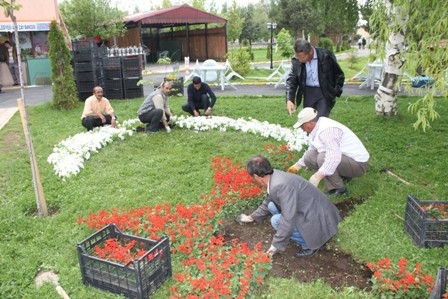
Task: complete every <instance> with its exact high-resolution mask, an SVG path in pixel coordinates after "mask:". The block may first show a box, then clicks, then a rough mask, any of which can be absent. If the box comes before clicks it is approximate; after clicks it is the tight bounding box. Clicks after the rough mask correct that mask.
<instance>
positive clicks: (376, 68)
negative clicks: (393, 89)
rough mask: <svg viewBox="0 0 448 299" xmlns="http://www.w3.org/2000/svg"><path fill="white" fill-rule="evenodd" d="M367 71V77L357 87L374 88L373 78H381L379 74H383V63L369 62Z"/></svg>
mask: <svg viewBox="0 0 448 299" xmlns="http://www.w3.org/2000/svg"><path fill="white" fill-rule="evenodd" d="M368 66H369V73H368V74H367V79H366V81H364V82H363V83H362V84H361V85H359V88H360V89H361V88H364V87H369V86H370V89H372V90H373V89H374V88H375V80H381V76H382V75H383V69H384V64H383V63H369V64H368Z"/></svg>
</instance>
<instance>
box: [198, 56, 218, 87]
mask: <svg viewBox="0 0 448 299" xmlns="http://www.w3.org/2000/svg"><path fill="white" fill-rule="evenodd" d="M202 65H203V66H215V65H218V63H217V62H216V60H213V59H207V60H206V61H204V62H203V63H202ZM201 77H203V78H202V80H203V81H204V82H214V81H218V72H217V71H206V72H204V73H203V76H201Z"/></svg>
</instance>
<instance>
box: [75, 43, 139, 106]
mask: <svg viewBox="0 0 448 299" xmlns="http://www.w3.org/2000/svg"><path fill="white" fill-rule="evenodd" d="M72 48H73V52H72V56H73V69H74V71H75V79H76V87H77V89H78V95H79V99H80V100H81V101H84V100H85V99H86V98H88V97H90V96H91V95H92V91H93V88H94V87H95V86H101V87H102V88H103V92H104V96H105V97H106V98H108V99H132V98H140V97H143V86H142V85H137V82H138V81H140V80H141V79H142V57H141V56H139V55H132V56H113V57H108V56H107V48H106V47H105V46H98V45H97V44H96V42H95V40H94V39H93V38H92V39H88V40H81V41H72Z"/></svg>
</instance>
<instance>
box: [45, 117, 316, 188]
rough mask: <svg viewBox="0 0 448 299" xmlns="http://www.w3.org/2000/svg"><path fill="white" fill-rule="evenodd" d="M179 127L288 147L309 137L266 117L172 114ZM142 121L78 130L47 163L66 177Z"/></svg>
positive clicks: (297, 147)
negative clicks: (250, 137) (228, 133)
mask: <svg viewBox="0 0 448 299" xmlns="http://www.w3.org/2000/svg"><path fill="white" fill-rule="evenodd" d="M170 121H172V122H173V123H176V124H177V125H178V126H179V127H180V128H186V129H190V130H195V131H196V132H201V131H208V130H218V131H221V132H226V131H228V130H232V129H233V130H235V131H241V132H244V133H251V134H255V135H260V136H262V137H265V138H274V139H275V140H277V141H283V142H285V143H286V144H287V145H289V148H290V150H295V151H300V150H302V146H303V145H305V144H307V142H308V137H307V136H306V133H305V132H304V131H302V130H292V129H288V128H282V127H281V126H280V125H275V124H270V123H268V122H266V121H264V122H260V121H258V120H256V119H253V118H249V119H247V120H246V119H244V118H239V119H232V118H228V117H224V116H213V117H211V118H207V117H205V116H201V117H191V116H188V117H185V116H183V115H182V116H180V117H177V116H172V117H171V120H170ZM139 125H141V122H140V120H138V119H137V118H136V119H130V120H125V121H123V123H122V124H118V125H117V127H116V128H114V127H111V126H104V127H97V128H95V129H94V130H93V131H88V132H83V133H78V134H76V135H75V136H71V137H69V138H67V139H65V140H63V141H61V142H59V144H57V145H56V146H55V147H54V148H53V152H52V153H51V154H50V155H49V156H48V158H47V161H48V163H50V164H52V165H53V169H54V171H55V173H56V174H57V175H58V176H59V177H60V178H63V179H65V178H66V177H70V176H72V175H73V176H74V175H77V174H78V173H79V172H80V171H81V169H82V168H83V167H84V163H85V161H86V160H89V159H90V157H91V155H92V153H98V151H99V150H100V149H101V148H103V147H104V146H106V145H107V144H109V143H111V142H112V141H113V140H115V139H120V140H124V139H125V138H126V136H132V135H133V133H134V130H133V129H134V128H135V127H137V126H139Z"/></svg>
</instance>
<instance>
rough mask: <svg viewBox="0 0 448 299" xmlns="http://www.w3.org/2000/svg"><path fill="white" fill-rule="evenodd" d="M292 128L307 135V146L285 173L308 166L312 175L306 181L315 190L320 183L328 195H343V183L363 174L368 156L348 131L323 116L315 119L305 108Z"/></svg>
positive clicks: (309, 110) (354, 136)
mask: <svg viewBox="0 0 448 299" xmlns="http://www.w3.org/2000/svg"><path fill="white" fill-rule="evenodd" d="M294 128H296V129H298V128H301V129H302V130H304V131H305V132H306V133H308V136H309V141H310V143H309V147H308V149H307V151H306V152H305V153H304V154H303V156H302V158H300V159H299V161H297V162H296V163H295V164H293V165H292V166H291V167H289V169H288V172H291V173H297V172H298V171H299V170H300V169H301V168H302V167H308V168H310V169H312V170H314V171H316V173H314V174H313V175H312V176H311V178H310V182H311V183H312V184H313V185H315V186H316V187H317V186H318V185H319V183H320V181H321V180H323V181H324V185H325V188H326V189H327V190H328V194H330V195H336V196H340V195H345V194H347V188H346V187H345V186H344V180H346V181H347V180H350V179H351V178H354V177H358V176H361V175H363V174H364V173H365V172H366V171H367V168H368V166H369V158H370V155H369V153H368V152H367V149H366V148H365V147H364V145H363V144H362V142H361V140H359V138H358V137H357V136H356V135H355V133H353V132H352V131H351V130H350V129H349V128H347V127H346V126H344V125H343V124H341V123H338V122H337V121H335V120H332V119H330V118H327V117H323V116H321V117H318V113H317V111H316V110H315V109H313V108H310V107H307V108H304V109H303V110H302V111H300V112H299V115H298V121H297V123H296V124H295V125H294Z"/></svg>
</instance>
